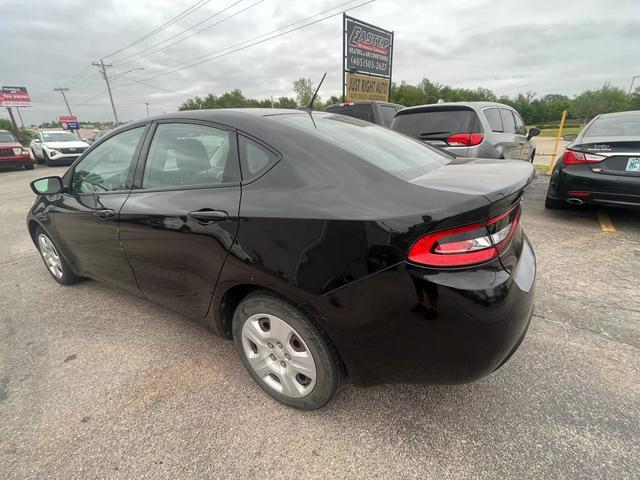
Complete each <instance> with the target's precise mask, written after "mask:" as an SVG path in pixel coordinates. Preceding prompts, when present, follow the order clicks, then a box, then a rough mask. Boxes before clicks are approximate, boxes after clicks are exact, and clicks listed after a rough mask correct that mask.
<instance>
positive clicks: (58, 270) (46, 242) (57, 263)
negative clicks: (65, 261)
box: [38, 233, 64, 278]
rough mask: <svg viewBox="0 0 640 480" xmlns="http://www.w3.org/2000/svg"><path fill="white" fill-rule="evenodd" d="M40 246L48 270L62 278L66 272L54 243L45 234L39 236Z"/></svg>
mask: <svg viewBox="0 0 640 480" xmlns="http://www.w3.org/2000/svg"><path fill="white" fill-rule="evenodd" d="M38 245H39V246H40V255H42V258H43V259H44V263H46V265H47V268H49V271H50V272H51V273H52V274H53V276H54V277H56V278H62V276H63V275H64V272H63V270H62V261H61V260H60V255H59V254H58V251H57V250H56V247H55V246H54V245H53V242H52V241H51V240H50V239H49V237H47V236H46V235H45V234H43V233H41V234H40V235H38Z"/></svg>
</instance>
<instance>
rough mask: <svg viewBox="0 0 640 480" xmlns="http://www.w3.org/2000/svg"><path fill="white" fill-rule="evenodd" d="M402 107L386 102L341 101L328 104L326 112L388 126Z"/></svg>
mask: <svg viewBox="0 0 640 480" xmlns="http://www.w3.org/2000/svg"><path fill="white" fill-rule="evenodd" d="M403 108H404V105H398V104H397V103H388V102H373V101H372V102H342V103H337V104H335V105H329V106H328V107H327V112H330V113H339V114H340V115H346V116H347V117H353V118H359V119H360V120H366V121H367V122H371V123H375V124H376V125H381V126H383V127H387V128H389V127H391V122H392V121H393V117H394V116H395V115H396V113H397V112H398V111H400V110H402V109H403Z"/></svg>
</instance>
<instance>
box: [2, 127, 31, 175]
mask: <svg viewBox="0 0 640 480" xmlns="http://www.w3.org/2000/svg"><path fill="white" fill-rule="evenodd" d="M0 167H24V168H25V169H27V170H32V169H33V160H32V159H31V155H30V154H29V150H28V149H26V148H24V147H23V146H22V145H20V142H18V140H17V139H16V137H15V136H14V135H13V133H11V132H10V131H8V130H0Z"/></svg>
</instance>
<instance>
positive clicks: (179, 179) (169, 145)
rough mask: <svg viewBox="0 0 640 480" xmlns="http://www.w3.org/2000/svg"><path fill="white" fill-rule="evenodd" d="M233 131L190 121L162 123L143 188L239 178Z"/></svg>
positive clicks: (150, 152)
mask: <svg viewBox="0 0 640 480" xmlns="http://www.w3.org/2000/svg"><path fill="white" fill-rule="evenodd" d="M232 141H233V138H232V136H231V134H230V133H229V132H228V131H226V130H222V129H219V128H214V127H208V126H205V125H194V124H190V123H162V124H160V125H158V128H156V131H155V134H154V135H153V140H152V141H151V147H150V148H149V154H148V155H147V162H146V165H145V169H144V175H143V178H142V188H163V187H180V186H207V185H213V186H215V185H220V184H222V183H229V182H235V181H237V177H236V176H235V175H233V174H232V170H233V171H235V169H233V163H234V162H235V160H231V161H230V159H232V158H235V155H233V154H232V153H233V152H232V150H231V142H232Z"/></svg>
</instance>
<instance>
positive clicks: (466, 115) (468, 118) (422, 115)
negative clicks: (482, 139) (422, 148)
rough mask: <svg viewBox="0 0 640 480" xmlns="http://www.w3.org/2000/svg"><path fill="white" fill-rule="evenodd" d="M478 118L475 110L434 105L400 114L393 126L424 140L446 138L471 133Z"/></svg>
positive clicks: (398, 130)
mask: <svg viewBox="0 0 640 480" xmlns="http://www.w3.org/2000/svg"><path fill="white" fill-rule="evenodd" d="M476 119H477V115H476V112H474V111H473V110H469V109H466V108H464V109H461V108H456V109H451V108H446V109H445V108H442V109H441V108H438V107H434V108H433V109H429V110H415V111H409V112H407V113H402V114H398V115H397V116H396V118H395V119H394V120H393V125H392V127H391V128H392V129H393V130H395V131H397V132H400V133H404V134H405V135H409V136H411V137H416V138H420V139H424V140H446V139H447V138H448V137H449V136H451V135H454V134H456V133H471V132H472V130H473V127H474V122H475V121H476ZM479 131H480V132H481V131H482V129H481V128H480V130H479Z"/></svg>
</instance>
